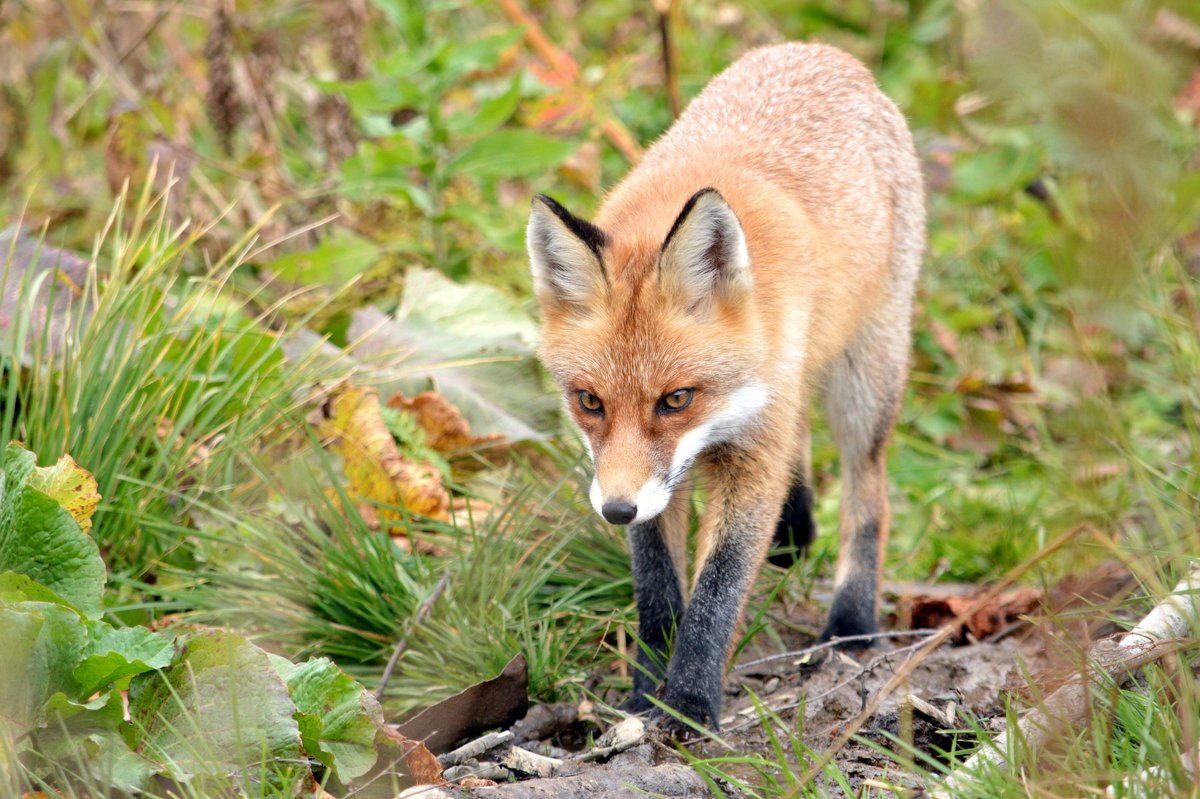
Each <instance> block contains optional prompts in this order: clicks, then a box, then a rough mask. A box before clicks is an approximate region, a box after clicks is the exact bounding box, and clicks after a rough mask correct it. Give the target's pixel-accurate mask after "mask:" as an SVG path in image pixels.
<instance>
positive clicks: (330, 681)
mask: <svg viewBox="0 0 1200 799" xmlns="http://www.w3.org/2000/svg"><path fill="white" fill-rule="evenodd" d="M272 661H273V662H274V663H275V667H276V668H277V669H278V670H279V673H280V675H281V676H282V677H283V679H284V682H286V683H287V686H288V690H289V691H290V692H291V695H292V701H293V702H294V703H295V704H296V708H297V710H298V713H297V715H296V719H297V721H298V722H299V725H300V735H301V738H302V739H303V741H304V749H305V751H306V752H307V753H308V754H309V756H310V757H314V758H316V759H317V760H320V761H321V762H322V763H323V764H325V766H327V767H329V768H332V769H333V770H334V773H335V774H336V776H337V778H338V779H339V780H341V781H342V782H346V781H348V780H352V779H354V778H355V777H359V776H361V775H363V774H366V773H367V771H369V770H370V768H371V767H372V766H373V765H375V759H376V751H375V734H376V733H377V732H378V730H379V725H381V724H382V723H383V712H382V711H381V710H380V708H379V703H378V702H376V701H375V697H373V696H371V695H370V694H369V693H367V691H366V690H365V689H364V688H363V687H362V685H360V684H359V683H358V682H356V681H355V680H353V679H352V678H350V677H348V676H346V674H345V673H343V672H342V670H341V669H339V668H338V667H337V666H336V665H334V663H333V661H331V660H329V659H328V658H315V659H313V660H310V661H308V662H307V663H299V664H293V663H289V662H288V661H286V660H283V659H282V658H272Z"/></svg>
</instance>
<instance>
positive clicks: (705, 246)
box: [658, 189, 752, 311]
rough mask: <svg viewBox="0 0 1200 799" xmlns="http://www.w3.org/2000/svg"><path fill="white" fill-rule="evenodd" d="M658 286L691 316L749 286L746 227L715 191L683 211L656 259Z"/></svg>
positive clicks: (695, 197)
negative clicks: (675, 299) (681, 304)
mask: <svg viewBox="0 0 1200 799" xmlns="http://www.w3.org/2000/svg"><path fill="white" fill-rule="evenodd" d="M658 275H659V282H660V284H661V285H662V287H663V290H664V291H665V292H666V293H667V294H668V296H674V297H676V298H678V299H680V300H681V301H682V302H683V303H684V304H685V305H686V306H687V308H688V310H690V311H696V310H698V309H700V308H703V307H706V306H707V305H708V304H710V303H712V302H714V301H717V302H720V301H726V302H727V301H732V300H735V299H737V298H738V297H739V295H740V294H741V293H742V292H744V291H746V290H748V289H749V288H750V286H751V282H752V278H751V275H750V253H749V251H748V250H747V249H746V234H745V233H744V232H742V223H741V222H739V221H738V218H737V215H736V214H734V213H733V209H732V208H730V207H729V203H727V202H725V198H724V197H722V196H721V193H720V192H718V191H717V190H716V189H701V190H700V191H698V192H696V193H695V194H693V195H692V197H691V199H689V200H688V201H687V203H686V204H685V205H684V206H683V210H682V211H681V212H680V213H679V217H678V218H677V219H676V220H675V224H674V225H672V226H671V232H670V233H668V234H667V239H666V241H664V242H663V246H662V252H661V253H660V254H659V256H658Z"/></svg>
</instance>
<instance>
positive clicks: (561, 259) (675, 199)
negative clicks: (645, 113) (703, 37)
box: [526, 43, 925, 732]
mask: <svg viewBox="0 0 1200 799" xmlns="http://www.w3.org/2000/svg"><path fill="white" fill-rule="evenodd" d="M526 245H527V249H528V255H529V262H530V270H531V274H532V283H533V291H534V294H535V295H536V299H537V304H538V306H539V310H540V315H541V320H542V321H541V326H542V337H541V339H542V340H541V344H540V346H539V357H540V359H541V361H542V363H543V364H544V365H545V367H546V369H547V371H548V372H549V374H550V375H551V376H552V378H553V380H554V381H555V382H556V383H557V384H558V386H559V387H560V388H561V390H562V393H563V397H564V400H565V403H566V407H567V409H568V410H569V415H570V418H571V419H572V421H573V422H574V423H575V425H576V426H577V427H578V428H579V430H580V431H581V433H582V438H583V441H584V443H585V445H586V448H587V450H588V453H589V455H590V457H591V461H592V466H593V473H594V477H593V479H592V482H591V485H590V489H589V491H588V497H589V499H590V502H591V505H592V506H593V507H594V509H595V511H596V512H597V513H598V514H600V516H602V517H603V518H604V519H605V520H606V521H607V522H609V523H611V524H614V525H623V526H624V527H625V531H626V532H625V535H626V538H627V540H628V545H629V552H630V561H631V572H632V577H633V584H634V598H635V602H636V606H637V613H638V638H639V640H640V646H639V650H638V654H637V664H636V665H637V668H636V670H635V673H634V677H633V691H632V695H631V696H630V698H629V700H628V701H627V702H626V703H625V704H624V705H623V708H624V709H625V710H627V711H629V712H631V713H645V712H647V711H649V712H650V713H651V717H652V718H654V719H655V720H656V722H657V723H662V724H666V725H668V726H670V725H671V724H673V723H674V722H673V720H672V719H671V718H670V717H669V715H664V714H663V713H662V711H661V709H659V708H658V707H657V706H655V704H654V703H653V702H651V698H652V697H653V698H657V699H658V700H659V702H660V703H661V704H662V705H665V706H666V707H669V708H672V709H673V710H675V711H677V712H678V713H679V714H681V715H683V716H686V717H688V718H691V719H693V720H694V721H696V722H698V723H700V724H702V725H705V726H707V727H709V728H711V729H719V727H720V707H721V695H722V689H723V682H724V678H725V669H726V667H727V665H728V662H729V659H730V657H731V647H732V643H733V640H734V633H735V632H736V630H737V628H738V626H739V625H740V624H741V619H742V616H743V614H744V611H745V608H746V604H747V601H748V597H749V594H750V592H751V588H752V584H753V582H754V580H755V579H756V576H757V574H758V572H759V570H760V568H761V567H762V564H763V563H764V562H765V560H766V558H767V555H768V553H769V551H770V550H771V547H772V543H773V542H778V543H783V544H786V545H789V546H790V547H791V551H792V552H793V557H795V554H794V553H795V552H797V551H802V550H804V549H805V548H806V547H807V546H808V545H809V544H810V543H811V542H812V540H813V536H814V535H815V532H816V525H815V523H814V520H813V495H812V487H813V481H812V480H813V478H812V462H811V454H810V415H811V408H812V403H813V402H815V401H821V400H822V399H823V401H824V411H825V414H824V415H825V420H826V424H827V425H828V428H829V430H830V433H831V435H832V437H833V439H834V442H835V443H836V445H837V449H838V459H839V463H840V466H841V474H842V497H841V506H840V510H839V518H838V527H839V536H840V538H839V546H838V555H837V562H836V567H835V576H834V595H833V600H832V604H831V607H830V610H829V615H828V620H827V623H826V625H825V628H824V631H823V632H822V634H821V640H822V641H831V640H834V641H835V643H838V642H839V641H841V640H842V639H850V640H849V643H852V644H860V643H861V642H862V640H863V639H864V638H869V637H870V634H871V633H874V632H875V631H876V630H877V618H878V612H879V601H880V599H879V598H880V580H881V567H882V565H883V559H884V549H885V545H886V542H887V537H888V530H889V524H890V508H889V504H888V483H887V468H886V458H887V447H888V443H889V440H890V438H891V435H892V430H893V427H894V425H895V423H896V418H897V414H898V411H899V406H900V402H901V399H902V396H903V393H904V388H905V384H906V381H907V377H908V363H909V356H910V347H911V344H910V327H911V323H912V315H913V296H914V291H915V284H916V280H917V276H918V272H919V269H920V265H921V261H922V259H923V257H924V252H925V197H924V185H923V177H922V171H921V166H920V161H919V159H918V157H917V154H916V149H915V146H914V143H913V138H912V134H911V132H910V131H909V128H908V126H907V124H906V122H905V119H904V117H903V115H902V114H901V112H900V111H899V110H898V109H897V107H896V106H895V104H893V103H892V101H891V100H890V99H888V98H887V97H886V96H885V95H884V94H883V92H882V91H881V90H880V89H879V87H878V86H877V84H876V82H875V80H874V77H873V76H872V74H871V73H870V71H869V70H868V69H867V68H866V67H865V66H864V65H863V64H862V63H861V62H859V61H858V60H857V59H855V58H854V57H853V56H851V55H849V54H848V53H845V52H843V51H841V50H839V49H836V48H834V47H831V46H828V45H824V44H815V43H811V44H810V43H788V44H781V45H774V46H768V47H763V48H759V49H754V50H751V51H749V52H748V53H746V54H745V55H743V56H742V57H741V58H739V59H738V60H737V61H735V62H734V63H733V64H732V65H731V66H729V67H728V68H726V69H725V70H724V71H723V72H721V73H720V74H719V75H718V76H717V77H715V78H714V79H713V80H712V81H711V82H710V83H709V84H708V85H707V86H706V87H705V88H704V89H703V90H702V91H701V92H700V94H698V95H697V96H696V98H695V99H694V100H692V102H691V103H690V104H689V105H688V106H687V108H686V109H685V110H684V112H683V113H682V114H681V115H680V116H679V118H678V120H676V122H675V123H674V124H673V125H672V126H671V127H670V128H669V129H668V130H667V132H666V133H665V134H664V135H662V136H661V138H659V139H658V140H657V141H656V142H655V143H654V144H653V145H652V146H651V147H650V148H649V149H648V150H647V152H646V153H645V155H644V157H643V158H642V159H641V161H640V162H639V163H637V165H636V166H634V167H633V169H632V170H631V171H630V172H628V173H627V174H626V176H625V177H624V178H623V179H622V180H620V181H619V182H618V184H617V185H616V186H615V188H613V189H612V190H611V191H610V192H609V193H608V195H607V196H606V197H605V198H604V199H603V200H602V202H601V204H600V207H599V210H598V211H597V212H596V214H595V217H594V219H593V220H592V221H587V220H585V219H582V218H580V217H578V216H575V215H574V214H572V213H571V212H570V211H568V210H567V209H566V208H564V207H563V206H562V205H561V204H559V203H558V202H557V201H555V200H553V199H551V198H550V197H547V196H545V195H541V194H539V195H537V196H536V197H535V198H534V199H533V201H532V204H531V211H530V215H529V220H528V226H527V229H526ZM693 480H697V481H699V483H700V484H701V485H702V486H704V491H705V494H704V496H705V501H704V502H703V506H702V508H701V513H700V519H699V526H698V533H697V538H696V547H695V549H696V551H695V559H694V565H693V568H692V579H691V581H690V585H689V581H688V568H687V567H688V558H687V539H688V533H689V529H690V526H691V519H690V516H689V513H690V509H691V502H692V496H691V495H692V490H691V489H692V484H693ZM785 555H786V553H785ZM835 639H836V640H835ZM668 650H670V651H668ZM676 731H677V732H682V730H676Z"/></svg>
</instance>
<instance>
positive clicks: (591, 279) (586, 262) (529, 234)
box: [525, 194, 608, 309]
mask: <svg viewBox="0 0 1200 799" xmlns="http://www.w3.org/2000/svg"><path fill="white" fill-rule="evenodd" d="M605 243H606V236H605V235H604V231H602V230H601V229H600V228H598V227H596V226H595V225H593V224H592V223H591V222H586V221H584V220H582V219H580V218H578V217H576V216H574V215H572V214H571V212H570V211H568V210H567V209H566V208H563V207H562V206H561V205H559V204H558V203H557V202H555V201H554V200H552V199H550V198H549V197H547V196H545V195H544V194H539V195H537V196H536V197H534V198H533V207H532V208H531V209H530V212H529V226H528V227H527V228H526V230H525V245H526V246H527V247H528V248H529V263H530V266H531V268H532V271H533V290H534V293H535V294H536V295H537V298H538V301H539V302H540V303H541V304H542V307H543V309H545V308H547V307H553V306H556V305H560V304H570V305H586V304H587V303H588V302H590V301H591V300H592V299H594V298H595V297H596V296H598V295H599V294H601V293H603V292H604V291H605V290H606V289H607V285H608V284H607V277H606V276H605V274H604V262H603V261H602V260H601V257H600V251H601V250H602V249H603V248H604V245H605Z"/></svg>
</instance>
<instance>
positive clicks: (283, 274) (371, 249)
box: [265, 231, 380, 286]
mask: <svg viewBox="0 0 1200 799" xmlns="http://www.w3.org/2000/svg"><path fill="white" fill-rule="evenodd" d="M379 254H380V247H379V245H378V244H375V243H374V242H372V241H369V240H367V239H364V238H363V237H362V236H357V235H355V234H353V233H350V232H348V231H341V232H338V233H335V234H334V235H332V236H330V237H328V238H326V239H325V240H323V241H322V242H321V243H320V244H319V245H317V247H316V249H313V250H306V251H304V252H296V253H289V254H288V255H285V256H283V257H282V258H278V259H276V260H274V261H271V262H270V263H268V264H266V265H265V268H266V269H269V270H271V271H272V272H274V273H275V274H277V275H279V277H280V278H282V279H283V280H286V281H288V282H290V283H298V284H313V283H319V284H322V285H327V286H340V285H342V284H344V283H345V282H346V281H348V280H350V279H351V278H353V277H354V276H356V275H358V274H359V273H361V272H364V271H365V270H366V269H367V268H368V267H370V266H371V264H373V263H375V261H377V260H378V259H379Z"/></svg>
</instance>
